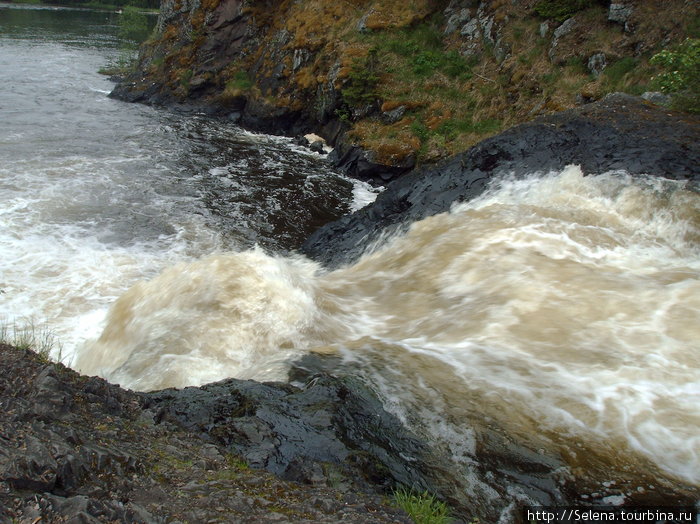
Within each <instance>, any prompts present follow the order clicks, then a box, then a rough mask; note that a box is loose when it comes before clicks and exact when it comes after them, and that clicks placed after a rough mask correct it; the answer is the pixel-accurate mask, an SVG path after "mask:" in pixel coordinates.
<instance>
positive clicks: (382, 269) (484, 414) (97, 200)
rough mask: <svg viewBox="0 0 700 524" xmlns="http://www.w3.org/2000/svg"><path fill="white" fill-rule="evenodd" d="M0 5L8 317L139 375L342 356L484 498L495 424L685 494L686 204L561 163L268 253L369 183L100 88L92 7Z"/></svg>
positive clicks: (595, 471)
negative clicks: (381, 228) (375, 228)
mask: <svg viewBox="0 0 700 524" xmlns="http://www.w3.org/2000/svg"><path fill="white" fill-rule="evenodd" d="M1 9H3V15H6V16H4V17H3V18H0V24H5V25H4V26H3V30H4V31H3V32H0V84H1V85H2V86H3V98H2V106H0V111H1V113H2V114H1V118H2V122H3V129H2V132H1V133H0V154H1V155H2V163H0V195H2V199H3V206H2V207H1V208H0V249H1V250H2V251H1V252H2V254H3V257H1V258H0V272H1V273H0V275H1V276H0V290H1V293H0V304H1V305H2V308H1V309H0V315H2V316H4V318H5V320H8V319H9V321H10V322H14V320H13V319H18V321H19V322H21V319H22V318H23V317H33V318H35V319H36V320H38V321H39V322H42V323H43V321H44V320H45V321H46V322H47V323H48V325H49V327H50V328H51V329H52V330H54V331H55V332H56V333H57V334H58V336H59V338H60V340H61V342H62V343H63V349H64V354H63V357H64V359H65V361H66V362H68V363H71V364H72V365H73V366H74V367H76V368H77V369H80V370H82V371H84V372H86V373H96V374H99V375H102V376H104V377H106V378H108V379H110V380H112V381H115V382H118V383H121V384H122V385H123V386H127V387H131V388H135V389H140V390H152V389H156V388H162V387H168V386H177V387H182V386H186V385H195V384H203V383H205V382H209V381H213V380H217V379H221V378H226V377H239V378H255V379H285V378H286V374H287V371H288V369H289V366H290V364H291V362H292V361H294V360H295V359H296V358H298V357H300V356H302V355H304V354H308V353H309V352H315V353H320V354H324V355H331V356H334V357H335V360H333V361H334V362H335V361H340V363H339V364H337V365H338V369H339V370H342V371H344V372H352V373H355V374H359V375H361V376H362V377H364V379H365V380H366V381H368V382H369V383H371V384H372V385H373V386H374V387H375V388H376V389H378V390H379V391H380V393H381V394H382V396H383V398H384V400H385V402H386V406H387V408H388V409H390V410H391V411H393V412H394V413H395V414H397V415H398V416H400V417H402V418H403V419H404V420H406V421H407V422H409V423H410V424H411V427H413V428H416V431H421V432H422V433H423V434H424V435H425V436H427V437H428V438H429V439H431V440H432V442H434V443H436V445H439V446H443V447H444V448H445V449H448V450H449V452H450V453H451V456H452V457H453V459H454V463H455V471H456V472H457V473H456V474H458V475H461V476H462V477H463V480H462V484H461V486H462V487H464V488H465V489H469V490H472V491H479V493H480V497H481V498H482V499H483V500H487V499H488V498H489V497H492V498H493V497H496V496H497V494H495V493H493V492H492V491H489V489H488V486H486V485H484V484H483V483H481V482H480V481H479V480H478V479H476V477H475V476H473V475H472V471H473V468H474V467H476V466H475V464H476V463H477V460H479V459H480V457H479V454H478V448H479V446H480V445H481V444H480V439H482V438H483V434H484V432H485V431H486V430H490V429H491V428H498V429H499V430H500V431H503V432H504V434H507V435H508V436H509V438H511V439H513V440H514V441H517V442H521V443H523V444H524V445H526V446H527V447H528V449H532V450H540V449H542V450H544V451H546V452H548V453H552V454H554V455H556V456H559V457H561V458H562V460H563V461H564V462H566V464H567V465H568V470H569V472H576V475H584V474H581V473H580V471H592V473H591V476H592V477H595V479H596V480H597V481H602V480H603V479H607V481H606V482H608V483H614V482H617V481H618V479H616V478H612V477H614V476H615V475H617V474H619V475H621V476H623V477H625V479H627V480H626V482H628V484H627V485H626V487H625V490H627V491H630V490H633V491H635V492H644V490H647V491H652V490H653V489H654V488H653V487H651V486H652V484H658V483H659V482H661V483H663V482H666V481H668V482H675V483H679V485H680V484H684V485H689V486H691V488H692V489H697V486H698V484H700V476H699V475H698V471H700V467H699V466H700V464H699V462H700V437H698V431H697V428H698V427H699V426H700V379H699V376H700V373H699V372H698V370H699V368H700V353H699V350H700V347H699V346H698V341H700V256H699V255H700V196H698V194H697V193H694V192H692V191H689V190H687V189H686V188H685V187H684V186H683V184H681V183H677V182H670V181H664V180H659V179H654V178H643V177H635V178H632V177H629V176H626V175H625V174H624V173H609V174H606V175H601V176H589V177H584V176H583V174H582V173H581V171H580V169H578V168H577V167H569V168H567V169H566V170H564V171H563V172H562V173H552V174H549V175H546V176H542V175H541V174H540V175H537V176H534V174H533V176H532V177H530V178H526V179H521V180H501V181H500V182H499V183H498V184H497V185H494V186H493V187H491V189H490V190H489V191H488V192H487V193H485V194H484V195H483V196H481V197H480V198H478V199H476V200H474V201H472V202H469V203H465V204H460V205H457V206H455V207H454V208H453V210H452V211H451V212H450V213H446V214H442V215H438V216H434V217H431V218H428V219H425V220H423V221H421V222H418V223H415V224H413V225H412V226H411V228H410V230H409V231H408V232H407V233H406V234H405V235H403V236H400V237H397V238H394V239H390V240H388V241H387V242H386V243H385V244H384V245H382V246H380V247H379V248H378V249H376V250H375V251H374V252H372V253H368V254H366V255H365V256H364V257H362V258H361V259H360V260H359V261H358V262H357V263H355V264H353V265H350V266H347V267H343V268H340V269H338V270H335V271H332V272H327V271H324V270H323V269H322V268H321V267H319V266H318V265H317V264H316V263H314V262H311V261H309V260H307V259H304V258H303V257H299V256H284V255H283V253H285V252H286V250H288V249H290V248H293V247H294V246H296V245H298V244H299V242H300V241H301V240H302V239H303V238H304V237H305V236H306V235H308V234H309V233H310V231H311V230H313V228H314V227H316V226H317V225H318V224H319V223H322V222H324V221H327V220H330V219H332V218H334V217H338V216H340V215H341V214H342V213H345V212H348V211H349V210H351V209H355V208H357V207H358V206H360V205H362V204H363V203H366V202H367V201H368V200H371V198H372V197H373V196H374V193H373V192H372V191H370V190H369V188H368V187H367V186H363V185H361V184H359V183H353V182H351V181H348V180H346V179H344V178H343V177H340V176H338V175H337V174H335V173H333V172H332V171H331V170H330V169H328V167H327V166H326V165H325V164H324V163H323V162H322V161H321V160H320V159H319V158H318V156H316V155H313V154H310V153H308V152H306V153H305V152H303V151H300V150H295V149H294V146H292V145H291V144H290V142H289V141H286V140H284V139H275V138H271V137H264V136H259V135H251V134H249V133H245V132H242V131H241V130H239V129H237V128H235V127H233V126H231V125H229V124H227V123H225V122H221V121H212V120H209V119H206V118H203V117H197V116H194V117H189V118H183V117H181V116H178V115H173V114H170V113H167V112H164V111H156V110H154V109H152V108H146V107H142V106H136V105H128V104H122V103H119V102H116V101H113V100H109V99H107V98H106V96H105V95H106V93H107V92H108V91H109V89H110V88H111V84H110V83H109V81H108V80H106V79H104V78H101V77H99V76H97V75H96V74H95V73H94V71H96V70H97V69H98V68H99V67H100V66H101V65H103V64H104V62H105V61H106V60H107V59H108V58H109V57H112V56H114V55H115V53H116V50H115V42H114V39H113V38H112V37H107V38H105V37H104V34H105V31H106V32H107V33H109V31H114V26H113V21H110V20H104V19H103V18H102V17H105V16H107V15H105V14H104V13H102V14H100V13H93V12H89V11H80V12H78V11H76V12H71V14H70V16H71V17H78V18H80V21H79V23H77V22H76V27H79V28H80V30H79V31H78V30H77V29H76V32H74V33H71V30H70V27H71V26H70V24H69V23H67V22H66V20H70V19H66V20H62V21H60V23H58V24H57V23H55V20H53V18H51V17H52V16H54V15H55V13H59V14H61V16H64V15H65V12H64V11H62V10H56V11H54V10H46V9H39V8H27V9H26V11H28V12H30V13H29V15H30V16H29V15H27V13H24V9H20V8H10V7H1ZM52 13H53V14H52ZM10 15H12V16H10ZM66 16H67V15H66ZM44 17H45V18H46V28H43V29H42V27H43V26H41V21H42V20H44ZM7 20H10V21H11V22H12V24H10V25H7V22H6V21H7ZM29 21H31V24H30V23H29ZM13 24H14V25H13ZM30 25H31V27H32V30H31V31H29V32H27V31H25V29H26V27H29V26H30ZM7 27H10V28H11V30H5V29H6V28H7ZM37 27H39V29H37ZM86 27H88V28H90V29H89V30H86V29H85V28H86ZM105 28H107V29H105ZM109 28H111V29H109ZM108 29H109V30H108ZM96 35H97V36H96ZM28 63H31V64H33V67H32V68H31V69H30V70H28V69H27V67H26V64H28ZM67 71H69V73H68V74H67ZM28 93H31V94H32V96H31V97H30V96H27V94H28ZM66 130H69V132H66ZM358 197H359V198H361V199H362V201H359V200H358ZM256 244H258V245H259V246H261V247H257V248H253V246H254V245H256ZM269 253H277V255H271V254H269ZM157 275H159V276H157ZM110 305H111V307H110ZM108 309H109V312H107V310H108ZM86 339H87V341H86ZM566 474H567V473H566V472H564V473H562V475H566ZM584 476H585V475H584ZM630 479H631V480H630ZM620 482H621V481H620ZM460 489H461V488H460ZM640 490H641V491H640ZM621 491H623V492H624V493H627V491H624V490H621ZM511 495H512V496H513V497H514V498H517V497H518V496H519V495H518V494H517V493H511ZM524 500H525V499H524Z"/></svg>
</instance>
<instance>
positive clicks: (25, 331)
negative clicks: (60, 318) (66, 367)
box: [0, 319, 63, 362]
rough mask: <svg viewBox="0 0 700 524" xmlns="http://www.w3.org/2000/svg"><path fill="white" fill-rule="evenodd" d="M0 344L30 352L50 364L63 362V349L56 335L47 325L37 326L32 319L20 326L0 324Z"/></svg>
mask: <svg viewBox="0 0 700 524" xmlns="http://www.w3.org/2000/svg"><path fill="white" fill-rule="evenodd" d="M0 344H7V345H8V346H14V347H16V348H18V349H23V350H28V349H30V350H32V351H34V352H35V353H37V354H38V355H39V356H40V357H41V358H42V359H43V360H45V361H46V362H50V361H52V360H54V358H53V357H52V355H54V354H55V355H56V358H55V360H56V361H57V362H61V361H62V360H63V348H62V346H61V343H60V341H59V340H58V338H57V337H56V333H55V332H54V331H53V330H52V329H51V328H50V327H49V325H48V323H46V324H43V325H40V326H37V325H36V324H35V322H34V320H33V319H28V320H26V321H25V322H23V323H22V324H17V322H16V321H13V322H12V323H10V322H7V321H2V322H0Z"/></svg>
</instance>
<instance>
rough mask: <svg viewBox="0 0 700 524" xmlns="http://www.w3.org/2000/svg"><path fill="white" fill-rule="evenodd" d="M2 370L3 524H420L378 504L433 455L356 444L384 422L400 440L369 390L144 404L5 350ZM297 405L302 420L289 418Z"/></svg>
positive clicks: (330, 387) (187, 397)
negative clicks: (405, 462)
mask: <svg viewBox="0 0 700 524" xmlns="http://www.w3.org/2000/svg"><path fill="white" fill-rule="evenodd" d="M0 359H1V360H2V363H3V365H2V367H1V368H0V522H38V521H39V520H41V522H88V523H93V522H130V523H132V522H139V523H141V522H144V523H152V522H153V523H161V522H176V521H180V522H185V521H187V522H211V521H212V519H213V520H215V521H217V522H340V521H342V522H355V523H357V524H364V523H366V522H387V523H388V522H392V523H395V522H406V523H408V522H410V519H408V518H407V517H406V515H405V514H404V513H403V512H402V511H400V510H398V509H395V508H390V507H387V506H385V505H383V503H382V499H381V497H380V496H379V495H378V493H379V492H381V491H382V490H383V489H384V488H386V487H389V486H393V485H394V482H395V480H394V478H393V477H392V475H393V474H394V473H396V474H400V469H399V466H396V467H394V470H393V471H390V469H389V468H387V467H384V461H385V459H386V458H387V457H394V459H395V458H396V457H397V456H398V455H397V454H398V453H400V452H402V451H406V452H408V450H409V448H410V452H411V453H414V454H421V453H423V451H424V450H423V448H422V446H421V444H420V443H419V442H418V441H416V440H415V439H412V438H411V437H410V436H409V435H408V434H407V433H405V432H404V433H403V434H404V435H405V437H403V440H400V439H399V440H397V442H400V443H398V444H396V445H395V447H391V446H389V444H390V442H388V441H389V440H391V439H390V437H388V436H386V435H385V437H384V439H382V438H379V437H377V438H375V439H373V440H372V439H369V438H368V440H367V445H366V446H365V448H366V449H360V448H357V449H351V448H350V447H346V444H345V442H347V443H351V442H355V443H357V442H359V441H360V440H362V439H364V438H365V437H366V436H368V428H369V427H370V426H369V425H368V424H370V423H373V422H374V420H375V418H378V419H380V420H381V421H382V423H386V424H388V428H389V429H390V430H393V429H396V428H395V425H393V426H392V423H391V420H390V419H391V417H390V416H389V415H388V414H387V413H385V412H383V410H382V409H381V406H380V405H379V404H378V401H377V400H376V398H375V397H374V396H373V395H372V394H371V393H370V392H369V391H368V390H367V389H366V388H364V387H362V386H361V385H359V384H350V383H349V382H348V381H339V380H337V379H334V378H332V377H319V378H318V379H316V380H315V382H312V383H310V384H308V385H307V386H306V388H305V389H303V390H301V389H298V388H295V387H292V386H289V385H284V384H264V385H263V384H255V383H252V382H240V381H227V382H225V383H222V384H218V385H212V386H208V387H207V388H203V389H201V390H199V389H197V388H190V389H189V390H185V391H182V392H175V391H165V392H161V393H154V394H151V395H141V394H137V393H133V392H131V391H126V390H123V389H121V388H120V387H119V386H115V385H112V384H109V383H107V382H105V381H104V380H102V379H99V378H94V377H93V378H88V377H83V376H80V375H78V374H77V373H75V372H74V371H72V370H70V369H68V368H65V367H64V366H62V365H60V364H53V363H48V362H47V361H46V360H44V359H42V358H41V357H39V356H38V355H36V354H35V353H32V352H31V351H26V350H22V349H17V348H12V347H10V346H6V345H2V344H0ZM237 392H243V393H237ZM338 395H344V399H345V400H347V403H343V402H341V400H342V399H340V398H338ZM285 398H291V399H292V401H291V402H288V403H285V401H284V399H285ZM197 402H201V404H199V405H197V404H196V403H197ZM338 402H340V403H341V405H342V406H343V409H339V410H337V413H335V414H332V413H331V412H330V411H328V410H326V411H324V410H322V409H319V411H318V412H317V413H316V414H315V415H314V414H313V413H315V412H314V406H315V403H318V404H319V405H323V406H329V405H330V404H331V403H338ZM290 405H294V406H297V407H298V409H299V411H298V412H296V413H293V414H292V413H290V415H288V416H286V417H285V416H284V413H283V411H284V410H285V408H287V407H289V406H290ZM370 407H371V409H372V411H371V412H370V411H365V410H366V409H368V408H370ZM232 409H234V411H235V409H238V412H234V411H232ZM291 415H296V416H301V417H302V420H294V416H291ZM304 417H305V418H306V420H304ZM324 417H325V418H324ZM183 426H184V427H185V428H188V429H189V432H186V431H184V430H183ZM363 427H364V428H365V429H364V430H363V429H361V428H363ZM371 427H373V426H371ZM304 428H312V430H308V429H304ZM273 432H276V433H277V435H276V437H275V436H274V435H272V433H273ZM193 433H194V434H193ZM295 436H296V437H298V438H305V439H308V440H307V441H306V442H298V441H297V440H295ZM336 436H337V440H336ZM341 436H342V439H341V438H340V437H341ZM287 438H288V439H289V440H285V439H287ZM324 439H325V440H324ZM343 439H344V440H343ZM304 445H305V446H306V447H304ZM314 445H315V446H317V449H316V452H315V455H314V456H310V455H312V451H313V450H312V447H311V446H314ZM233 451H239V452H240V453H241V454H242V455H243V456H245V457H248V459H249V461H250V464H251V465H256V466H264V467H267V469H270V470H277V471H279V470H280V469H284V475H283V476H285V477H286V478H288V479H290V480H295V481H296V482H289V481H286V480H282V479H279V478H277V477H275V476H274V475H272V474H271V473H268V472H266V471H260V470H256V469H252V468H250V467H249V465H248V463H247V462H245V461H244V460H243V459H242V458H241V456H240V455H236V454H234V453H232V452H233ZM256 457H257V458H259V459H260V460H257V459H256ZM326 459H327V460H328V461H327V462H322V460H326ZM336 460H337V462H336ZM387 463H389V464H390V462H388V461H387ZM285 464H286V465H285ZM405 474H406V475H407V478H411V476H410V475H411V474H410V472H408V471H407V470H406V472H405ZM355 480H356V481H355ZM331 485H332V486H333V487H331Z"/></svg>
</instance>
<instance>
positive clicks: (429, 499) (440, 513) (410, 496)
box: [394, 488, 452, 524]
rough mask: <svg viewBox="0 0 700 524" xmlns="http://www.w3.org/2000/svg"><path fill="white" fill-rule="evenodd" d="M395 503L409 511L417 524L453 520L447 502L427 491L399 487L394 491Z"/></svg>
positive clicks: (440, 523)
mask: <svg viewBox="0 0 700 524" xmlns="http://www.w3.org/2000/svg"><path fill="white" fill-rule="evenodd" d="M394 503H395V505H396V506H397V507H399V508H401V509H402V510H404V511H405V512H406V513H408V515H409V516H410V517H411V518H412V519H413V520H414V522H415V523H416V524H447V523H448V522H450V521H451V520H452V519H451V518H450V511H449V508H448V507H447V504H445V503H444V502H442V501H440V500H438V499H437V498H436V497H435V495H431V494H430V493H428V492H427V491H425V492H423V493H415V492H413V491H410V490H408V489H406V488H399V489H397V490H396V491H394Z"/></svg>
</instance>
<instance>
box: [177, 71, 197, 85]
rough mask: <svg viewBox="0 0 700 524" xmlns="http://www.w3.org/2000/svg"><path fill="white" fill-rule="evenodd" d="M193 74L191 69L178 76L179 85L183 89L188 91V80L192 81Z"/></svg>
mask: <svg viewBox="0 0 700 524" xmlns="http://www.w3.org/2000/svg"><path fill="white" fill-rule="evenodd" d="M193 74H194V73H193V72H192V70H191V69H185V70H184V71H183V72H182V73H181V74H180V85H181V86H182V87H184V88H185V89H189V87H190V80H192V75H193Z"/></svg>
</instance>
